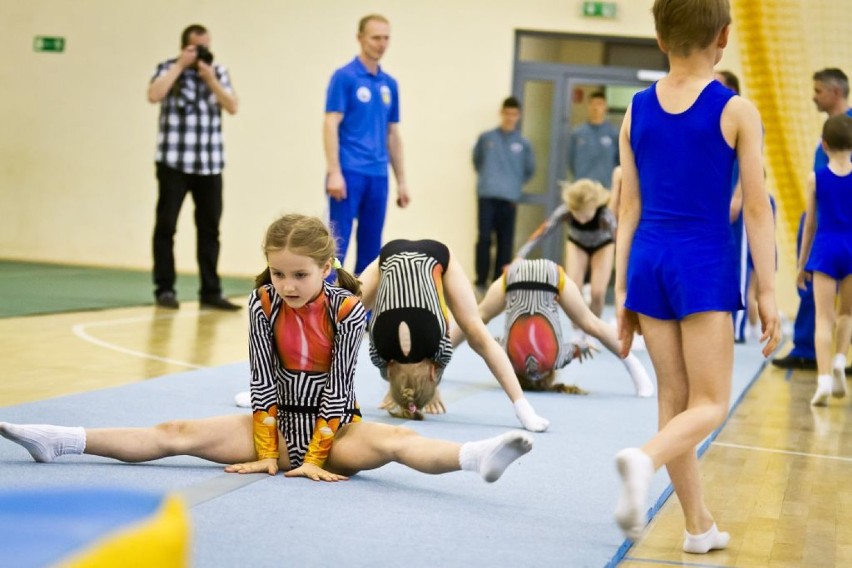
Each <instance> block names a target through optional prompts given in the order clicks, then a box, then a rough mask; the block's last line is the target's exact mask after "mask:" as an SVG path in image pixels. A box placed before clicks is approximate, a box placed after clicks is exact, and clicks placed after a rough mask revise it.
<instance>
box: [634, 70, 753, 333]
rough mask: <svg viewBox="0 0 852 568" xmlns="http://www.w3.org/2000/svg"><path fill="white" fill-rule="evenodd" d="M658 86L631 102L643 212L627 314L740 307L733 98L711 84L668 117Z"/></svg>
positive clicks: (675, 315) (661, 315)
mask: <svg viewBox="0 0 852 568" xmlns="http://www.w3.org/2000/svg"><path fill="white" fill-rule="evenodd" d="M656 87H657V84H656V83H655V84H654V85H652V86H651V87H649V88H648V89H645V90H644V91H641V92H639V93H637V94H636V95H635V96H634V97H633V104H632V111H631V126H630V143H631V146H632V149H633V153H634V156H635V160H636V167H637V170H638V175H639V193H640V196H641V202H642V208H641V214H640V219H639V224H638V226H637V228H636V232H635V234H634V237H633V244H632V246H631V249H630V259H629V261H628V265H627V299H626V302H625V305H626V306H627V308H629V309H631V310H633V311H636V312H639V313H642V314H645V315H648V316H651V317H654V318H658V319H677V320H680V319H683V318H684V317H686V316H688V315H690V314H693V313H697V312H704V311H735V310H738V309H741V308H742V303H741V298H740V293H739V286H738V279H737V258H738V251H737V249H736V246H735V244H734V238H733V234H732V231H731V224H730V204H731V198H732V197H733V189H734V187H733V185H734V184H732V183H731V180H732V179H733V176H734V166H735V162H736V151H735V149H734V148H731V147H730V146H729V145H728V143H727V142H726V141H725V138H724V137H723V135H722V128H721V120H720V119H721V116H722V112H723V110H724V108H725V105H727V104H728V102H729V101H730V99H731V97H733V96H734V92H733V91H731V90H730V89H728V88H726V87H725V86H723V85H722V84H721V83H719V82H718V81H710V82H709V83H708V84H707V85H706V86H705V87H704V89H703V90H702V91H701V93H700V94H699V95H698V97H697V98H696V100H695V102H693V104H692V106H690V107H689V108H688V109H687V110H685V111H684V112H681V113H677V114H672V113H669V112H666V111H665V110H664V109H663V108H662V106H661V105H660V102H659V100H658V98H657V89H656Z"/></svg>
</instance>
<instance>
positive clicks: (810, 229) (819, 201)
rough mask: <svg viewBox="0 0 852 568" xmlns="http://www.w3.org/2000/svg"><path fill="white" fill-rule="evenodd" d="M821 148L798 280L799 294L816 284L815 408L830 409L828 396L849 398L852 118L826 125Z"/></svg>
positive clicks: (810, 186) (810, 192)
mask: <svg viewBox="0 0 852 568" xmlns="http://www.w3.org/2000/svg"><path fill="white" fill-rule="evenodd" d="M822 147H823V149H824V150H825V153H826V154H828V166H826V167H824V168H820V169H818V170H816V171H814V172H812V173H811V174H810V176H809V178H808V183H807V188H806V193H807V208H808V209H807V214H806V215H805V228H804V232H803V234H802V254H801V256H800V259H799V276H798V285H799V288H802V289H804V288H805V285H806V284H805V282H806V280H808V279H810V278H811V274H812V275H813V276H812V278H813V283H814V301H815V304H816V332H815V335H814V343H815V344H816V355H817V373H818V376H817V389H816V392H815V393H814V396H813V398H812V399H811V404H813V405H814V406H825V405H826V404H827V403H828V397H829V395H831V396H834V397H836V398H843V397H845V396H846V375H845V367H846V352H847V351H848V349H849V341H850V340H852V163H850V157H852V117H849V116H847V115H845V114H841V115H837V116H832V117H831V118H829V119H828V120H827V121H825V126H824V127H823V130H822ZM838 296H839V301H838V302H837V311H836V314H835V307H834V306H835V301H836V300H837V299H838ZM832 339H834V341H835V345H834V347H833V349H832ZM832 353H834V357H833V358H832Z"/></svg>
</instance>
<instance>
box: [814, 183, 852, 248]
mask: <svg viewBox="0 0 852 568" xmlns="http://www.w3.org/2000/svg"><path fill="white" fill-rule="evenodd" d="M814 177H815V178H816V219H817V234H820V233H823V234H826V233H831V234H832V236H834V235H836V236H837V237H838V238H840V237H841V235H849V234H852V174H849V175H845V176H842V177H841V176H839V175H837V174H835V173H834V172H833V171H831V170H830V169H828V167H825V168H822V169H820V170H817V171H816V172H814Z"/></svg>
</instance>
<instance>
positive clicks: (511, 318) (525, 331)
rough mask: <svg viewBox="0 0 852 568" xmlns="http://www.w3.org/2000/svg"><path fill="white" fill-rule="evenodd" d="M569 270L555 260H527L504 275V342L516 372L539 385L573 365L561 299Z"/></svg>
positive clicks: (517, 264)
mask: <svg viewBox="0 0 852 568" xmlns="http://www.w3.org/2000/svg"><path fill="white" fill-rule="evenodd" d="M565 279H566V276H565V271H564V270H562V267H561V266H559V265H557V264H556V263H555V262H553V261H552V260H546V259H537V260H523V261H521V262H516V263H514V264H512V265H511V266H510V267H509V269H508V270H507V271H506V273H505V274H504V275H503V284H504V286H505V289H506V330H505V334H504V336H503V343H504V345H505V347H506V352H507V353H508V355H509V360H511V362H512V367H513V368H514V370H515V373H516V374H517V375H520V376H524V377H525V378H527V379H528V380H530V381H532V382H535V381H536V380H539V379H540V378H542V377H543V376H545V375H547V374H548V373H549V372H550V371H554V370H556V369H561V368H562V367H564V366H565V365H567V364H568V363H570V362H571V359H572V358H573V354H574V352H573V349H571V348H570V346H566V345H563V342H562V326H561V324H560V323H559V305H558V303H557V298H558V296H559V294H560V293H561V291H562V288H563V287H564V286H565Z"/></svg>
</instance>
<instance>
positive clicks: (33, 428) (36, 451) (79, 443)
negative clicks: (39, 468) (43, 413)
mask: <svg viewBox="0 0 852 568" xmlns="http://www.w3.org/2000/svg"><path fill="white" fill-rule="evenodd" d="M0 435H2V436H3V437H4V438H8V439H9V440H12V441H13V442H15V443H16V444H20V445H21V446H23V447H24V448H25V449H26V450H27V451H28V452H29V453H30V455H31V456H32V457H33V459H34V460H35V461H37V462H44V463H46V462H51V461H53V460H54V459H55V458H57V457H59V456H66V455H80V454H82V453H83V450H85V449H86V431H85V430H84V429H83V428H79V427H69V426H51V425H49V424H9V423H8V422H0Z"/></svg>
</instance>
